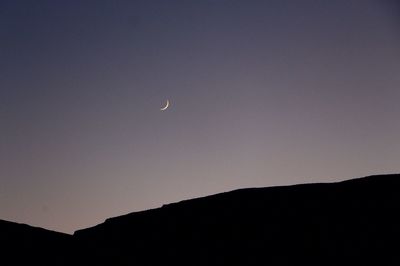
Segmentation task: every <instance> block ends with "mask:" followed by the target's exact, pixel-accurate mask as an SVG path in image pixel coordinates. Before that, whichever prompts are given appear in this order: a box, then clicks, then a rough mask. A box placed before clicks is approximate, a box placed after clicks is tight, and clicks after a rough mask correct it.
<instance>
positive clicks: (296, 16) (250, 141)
mask: <svg viewBox="0 0 400 266" xmlns="http://www.w3.org/2000/svg"><path fill="white" fill-rule="evenodd" d="M396 2H397V3H396ZM167 99H169V100H170V101H171V106H170V108H169V109H168V110H167V111H165V112H161V111H160V108H161V107H162V105H163V104H164V103H165V101H166V100H167ZM399 102H400V4H398V1H395V0H393V1H392V0H376V1H374V0H359V1H351V0H335V1H331V0H302V1H297V0H292V1H285V0H272V1H267V0H265V1H250V0H243V1H235V0H212V1H211V0H209V1H206V0H198V1H195V0H192V1H188V0H186V1H184V0H182V1H172V0H159V1H148V0H146V1H116V0H112V1H111V0H110V1H97V0H96V1H81V0H80V1H70V0H68V1H61V0H59V1H57V0H48V1H42V0H40V1H31V0H27V1H18V0H17V1H16V0H10V1H5V0H1V1H0V119H1V120H0V121H1V123H0V130H1V134H0V219H6V220H11V221H16V222H23V223H28V224H31V225H35V226H40V227H45V228H48V229H52V230H57V231H63V232H68V233H72V232H73V231H74V230H76V229H80V228H84V227H88V226H92V225H95V224H97V223H100V222H102V221H104V219H106V218H108V217H112V216H117V215H122V214H125V213H129V212H132V211H139V210H144V209H149V208H155V207H159V206H161V205H162V204H164V203H170V202H175V201H179V200H183V199H188V198H193V197H199V196H205V195H209V194H214V193H217V192H222V191H228V190H233V189H237V188H244V187H260V186H275V185H286V184H296V183H309V182H331V181H338V180H344V179H348V178H352V177H361V176H365V175H370V174H377V173H394V172H400V171H399V170H400V141H399V139H400V104H399Z"/></svg>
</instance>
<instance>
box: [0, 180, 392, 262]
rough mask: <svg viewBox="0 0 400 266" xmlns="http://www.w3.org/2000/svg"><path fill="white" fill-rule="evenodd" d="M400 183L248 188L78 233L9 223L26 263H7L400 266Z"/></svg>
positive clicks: (0, 226)
mask: <svg viewBox="0 0 400 266" xmlns="http://www.w3.org/2000/svg"><path fill="white" fill-rule="evenodd" d="M399 187H400V175H380V176H370V177H365V178H360V179H353V180H349V181H344V182H338V183H326V184H304V185H295V186H284V187H270V188H250V189H240V190H235V191H231V192H226V193H221V194H217V195H212V196H208V197H203V198H197V199H192V200H185V201H182V202H178V203H173V204H168V205H164V206H163V207H161V208H158V209H153V210H147V211H142V212H136V213H131V214H127V215H123V216H120V217H115V218H110V219H107V220H106V221H105V222H104V223H102V224H99V225H97V226H94V227H92V228H88V229H83V230H79V231H77V232H75V234H74V235H73V236H69V235H65V234H60V233H55V232H51V231H47V230H44V229H38V228H32V227H28V226H25V225H18V224H13V223H9V222H3V221H2V222H0V233H1V234H2V236H1V242H2V244H1V254H6V255H5V257H6V258H8V259H10V256H11V257H15V258H17V259H18V260H19V262H21V264H18V263H14V264H13V263H12V261H11V263H10V260H7V262H9V264H8V265H202V266H203V265H363V264H367V265H400V252H399V250H400V244H399V241H400V219H399V218H398V217H397V216H398V215H399V213H400V193H399ZM4 235H5V238H4ZM4 239H5V240H4ZM4 251H5V253H3V252H4ZM10 254H11V255H10ZM1 256H2V257H3V258H4V255H1ZM20 257H22V258H20ZM30 259H34V260H30ZM40 260H42V263H40V264H35V263H36V262H38V261H40ZM29 261H30V262H32V261H33V262H34V263H27V262H29ZM51 262H57V263H51ZM63 263H64V264H63ZM0 265H3V263H2V261H0ZM4 265H7V264H4Z"/></svg>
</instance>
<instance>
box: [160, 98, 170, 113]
mask: <svg viewBox="0 0 400 266" xmlns="http://www.w3.org/2000/svg"><path fill="white" fill-rule="evenodd" d="M168 107H169V100H167V103H166V105H165V106H164V107H163V108H161V109H160V111H165V110H167V108H168Z"/></svg>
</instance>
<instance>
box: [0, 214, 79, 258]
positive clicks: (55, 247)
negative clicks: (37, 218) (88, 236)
mask: <svg viewBox="0 0 400 266" xmlns="http://www.w3.org/2000/svg"><path fill="white" fill-rule="evenodd" d="M74 246H75V245H73V237H72V236H71V235H67V234H63V233H58V232H54V231H49V230H45V229H42V228H37V227H32V226H29V225H25V224H18V223H13V222H8V221H3V220H0V265H71V264H70V262H72V256H73V254H74V250H73V248H74Z"/></svg>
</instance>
